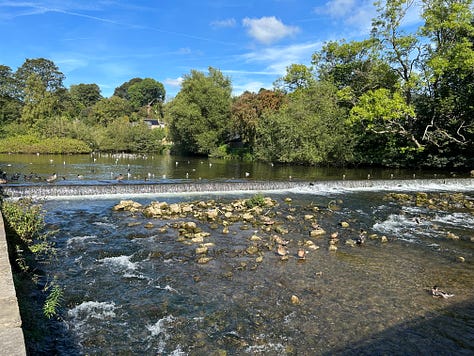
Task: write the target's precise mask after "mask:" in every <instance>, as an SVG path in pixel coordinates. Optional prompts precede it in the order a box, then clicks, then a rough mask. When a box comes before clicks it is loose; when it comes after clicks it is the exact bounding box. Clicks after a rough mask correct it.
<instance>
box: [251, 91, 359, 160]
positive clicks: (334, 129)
mask: <svg viewBox="0 0 474 356" xmlns="http://www.w3.org/2000/svg"><path fill="white" fill-rule="evenodd" d="M344 115H345V113H344V110H342V109H341V108H340V107H338V105H337V89H336V87H335V86H333V85H332V84H330V83H323V82H318V83H315V84H314V85H312V86H311V87H310V88H308V89H305V90H300V91H298V92H295V93H293V94H292V95H291V96H290V97H289V101H288V104H286V105H284V106H283V107H282V108H281V109H280V110H279V111H278V112H276V113H275V112H267V113H266V114H265V115H264V116H263V118H262V120H261V121H260V122H259V125H258V127H257V143H256V147H255V155H256V157H257V158H258V159H263V160H267V161H278V162H285V163H304V164H313V165H316V164H328V163H331V164H336V165H342V164H345V163H346V162H348V161H349V160H350V157H351V148H352V139H351V134H350V132H349V130H348V127H347V126H346V125H345V120H344Z"/></svg>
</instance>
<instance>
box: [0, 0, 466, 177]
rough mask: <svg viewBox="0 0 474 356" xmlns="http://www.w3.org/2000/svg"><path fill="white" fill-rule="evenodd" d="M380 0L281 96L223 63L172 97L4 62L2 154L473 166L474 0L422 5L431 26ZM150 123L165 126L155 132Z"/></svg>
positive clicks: (408, 1) (432, 0)
mask: <svg viewBox="0 0 474 356" xmlns="http://www.w3.org/2000/svg"><path fill="white" fill-rule="evenodd" d="M375 5H376V7H377V11H378V15H377V18H376V19H374V20H373V22H372V31H371V34H370V36H369V37H368V38H366V39H363V40H360V41H350V42H346V41H344V40H340V41H330V42H327V43H325V44H324V46H323V47H322V49H321V50H320V51H319V52H317V53H314V54H313V56H312V65H311V66H306V65H302V64H292V65H290V66H289V67H288V68H287V72H286V74H285V75H284V76H283V77H282V78H280V79H278V80H277V81H276V82H275V83H274V88H272V89H271V90H269V89H261V90H260V91H259V92H258V93H250V92H244V93H243V94H241V95H239V96H237V97H232V83H231V80H230V78H227V77H225V76H224V75H223V74H222V73H221V72H220V71H219V70H218V69H215V68H209V71H208V73H202V72H199V71H195V70H192V71H191V73H189V74H187V75H185V76H184V80H183V83H182V87H181V90H180V92H179V93H178V94H177V95H176V97H175V98H173V99H172V100H170V101H169V102H165V90H164V87H163V85H162V84H161V83H160V82H157V81H156V80H154V79H151V78H145V79H142V78H133V79H131V80H130V81H128V82H126V83H123V84H122V85H121V86H119V87H118V88H116V89H115V92H114V95H113V96H112V97H110V98H103V97H102V96H101V93H100V89H99V87H98V86H97V85H96V84H78V85H72V86H71V87H70V88H69V89H66V88H64V87H63V85H62V81H63V79H64V75H63V74H62V73H61V72H60V71H59V69H58V68H57V67H56V65H55V64H54V63H53V62H51V61H49V60H47V59H42V58H39V59H27V60H26V61H25V63H24V64H23V65H22V66H21V67H20V68H18V69H17V71H16V72H12V70H11V68H9V67H7V66H0V78H1V86H0V123H1V129H0V139H1V138H4V139H10V140H11V141H9V142H8V143H7V141H3V143H2V142H1V141H0V151H6V150H8V151H15V152H19V151H22V150H24V151H26V147H30V148H29V150H30V151H31V145H30V144H24V145H22V144H19V145H13V144H12V143H11V142H14V140H18V142H30V141H31V142H35V143H36V142H46V143H43V145H42V146H41V147H42V148H38V147H37V146H35V150H46V151H48V150H49V149H52V148H53V146H54V147H64V148H65V147H67V149H61V150H60V151H61V152H66V151H71V152H84V151H87V150H89V151H90V150H102V151H133V152H150V151H161V150H162V149H163V148H164V145H165V143H166V142H170V143H171V142H172V143H173V146H172V149H173V150H175V151H176V152H181V153H188V154H194V155H209V156H216V157H242V158H245V159H258V160H266V161H275V162H288V163H301V164H313V165H323V164H324V165H325V164H330V165H347V164H365V165H367V164H372V165H386V166H410V165H411V166H421V165H423V166H433V167H449V168H456V167H473V166H474V158H473V156H472V150H473V148H474V145H473V140H474V106H473V105H472V103H473V102H474V50H473V41H474V16H473V7H472V0H450V1H445V0H422V1H421V2H416V5H417V6H418V5H421V17H422V24H421V25H420V26H419V27H418V28H415V29H413V30H411V27H410V26H407V25H405V24H406V19H405V18H406V16H407V12H408V11H409V10H410V8H411V7H413V6H415V1H414V0H385V1H378V2H376V3H375ZM144 118H154V119H158V120H160V121H162V122H164V123H165V124H166V128H165V129H155V130H149V129H148V126H147V125H145V124H144V123H143V119H144ZM45 139H56V140H58V141H54V143H48V141H43V140H45ZM35 140H37V141H35ZM77 140H78V141H82V144H81V143H80V142H77ZM22 147H23V148H22ZM55 152H58V150H56V151H55Z"/></svg>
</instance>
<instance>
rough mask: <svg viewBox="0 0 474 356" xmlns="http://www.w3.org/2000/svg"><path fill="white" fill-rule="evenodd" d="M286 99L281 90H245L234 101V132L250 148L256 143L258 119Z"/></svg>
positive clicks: (232, 115)
mask: <svg viewBox="0 0 474 356" xmlns="http://www.w3.org/2000/svg"><path fill="white" fill-rule="evenodd" d="M283 101H284V94H283V93H281V92H280V91H272V90H267V89H260V91H259V92H258V94H255V93H251V92H248V91H246V92H244V93H242V94H241V95H240V96H239V97H238V98H236V99H235V100H234V101H233V103H232V109H231V123H232V132H233V133H234V134H235V135H237V136H239V137H240V139H241V140H242V142H243V143H244V144H245V145H247V146H248V147H249V148H253V146H254V144H255V137H256V130H257V125H258V121H259V120H260V119H261V117H262V115H263V114H264V113H265V112H267V111H269V112H274V111H277V110H278V109H279V108H280V107H281V105H282V104H283Z"/></svg>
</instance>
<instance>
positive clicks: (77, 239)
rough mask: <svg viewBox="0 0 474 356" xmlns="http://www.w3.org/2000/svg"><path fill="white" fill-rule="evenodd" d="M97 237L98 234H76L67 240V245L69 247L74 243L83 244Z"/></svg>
mask: <svg viewBox="0 0 474 356" xmlns="http://www.w3.org/2000/svg"><path fill="white" fill-rule="evenodd" d="M95 238H97V235H86V236H75V237H71V238H70V239H68V240H67V243H66V246H67V247H68V248H69V247H71V245H73V244H82V243H84V242H86V241H88V240H91V239H95Z"/></svg>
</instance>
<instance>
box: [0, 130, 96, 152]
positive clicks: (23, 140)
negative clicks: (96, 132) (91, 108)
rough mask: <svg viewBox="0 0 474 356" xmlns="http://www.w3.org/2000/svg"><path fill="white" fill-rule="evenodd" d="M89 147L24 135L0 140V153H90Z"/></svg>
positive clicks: (72, 140)
mask: <svg viewBox="0 0 474 356" xmlns="http://www.w3.org/2000/svg"><path fill="white" fill-rule="evenodd" d="M91 151H92V149H91V147H89V145H87V144H86V143H85V142H83V141H81V140H76V139H72V138H63V137H52V138H45V139H41V138H39V137H38V136H36V135H32V134H26V135H18V136H14V137H8V138H4V139H1V140H0V153H38V152H39V153H53V154H58V153H90V152H91Z"/></svg>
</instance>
